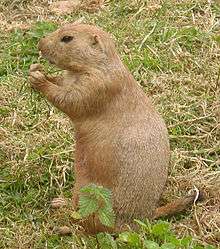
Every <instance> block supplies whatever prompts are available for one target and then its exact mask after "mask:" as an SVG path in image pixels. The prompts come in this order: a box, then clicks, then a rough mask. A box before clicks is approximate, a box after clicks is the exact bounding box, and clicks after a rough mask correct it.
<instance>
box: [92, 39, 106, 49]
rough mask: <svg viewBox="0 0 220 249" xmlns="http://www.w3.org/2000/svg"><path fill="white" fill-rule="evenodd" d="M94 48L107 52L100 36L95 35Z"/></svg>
mask: <svg viewBox="0 0 220 249" xmlns="http://www.w3.org/2000/svg"><path fill="white" fill-rule="evenodd" d="M92 46H93V47H96V48H99V49H100V50H102V51H103V52H104V51H105V46H104V44H103V42H102V40H101V38H100V36H99V35H93V36H92Z"/></svg>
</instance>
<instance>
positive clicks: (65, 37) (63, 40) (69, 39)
mask: <svg viewBox="0 0 220 249" xmlns="http://www.w3.org/2000/svg"><path fill="white" fill-rule="evenodd" d="M72 39H73V37H72V36H68V35H66V36H64V37H63V38H62V39H61V42H65V43H68V42H70V41H72Z"/></svg>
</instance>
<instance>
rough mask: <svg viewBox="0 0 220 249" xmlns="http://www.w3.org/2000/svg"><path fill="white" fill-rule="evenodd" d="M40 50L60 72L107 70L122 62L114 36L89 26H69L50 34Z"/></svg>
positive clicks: (45, 38) (41, 43)
mask: <svg viewBox="0 0 220 249" xmlns="http://www.w3.org/2000/svg"><path fill="white" fill-rule="evenodd" d="M39 50H40V51H41V53H42V55H43V56H44V57H45V58H46V59H48V60H49V61H50V62H51V63H53V64H55V65H56V66H58V67H59V68H61V69H65V70H73V71H82V70H84V69H85V68H88V67H93V68H98V67H103V66H105V65H108V64H111V62H112V61H114V60H115V59H117V58H118V57H117V53H116V50H115V46H114V43H113V41H112V39H111V38H110V35H109V34H108V33H106V32H104V31H103V30H101V29H99V28H97V27H95V26H92V25H85V24H67V25H65V26H63V27H61V28H60V29H58V30H56V31H55V32H53V33H50V34H48V35H47V36H46V37H44V38H42V39H41V40H40V42H39Z"/></svg>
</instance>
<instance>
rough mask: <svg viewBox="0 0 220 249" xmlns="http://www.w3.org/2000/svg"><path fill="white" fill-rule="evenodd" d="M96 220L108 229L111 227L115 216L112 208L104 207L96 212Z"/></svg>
mask: <svg viewBox="0 0 220 249" xmlns="http://www.w3.org/2000/svg"><path fill="white" fill-rule="evenodd" d="M98 218H99V220H100V222H101V223H102V224H103V225H105V226H108V227H113V226H114V223H115V214H114V212H113V209H112V208H109V207H104V208H100V209H99V210H98Z"/></svg>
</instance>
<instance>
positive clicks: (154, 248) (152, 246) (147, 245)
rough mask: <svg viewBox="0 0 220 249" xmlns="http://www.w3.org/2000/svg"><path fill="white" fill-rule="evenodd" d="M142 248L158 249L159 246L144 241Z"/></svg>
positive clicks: (149, 241) (152, 242)
mask: <svg viewBox="0 0 220 249" xmlns="http://www.w3.org/2000/svg"><path fill="white" fill-rule="evenodd" d="M144 248H146V249H159V248H160V246H159V245H158V244H157V243H156V242H154V241H151V240H145V241H144Z"/></svg>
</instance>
